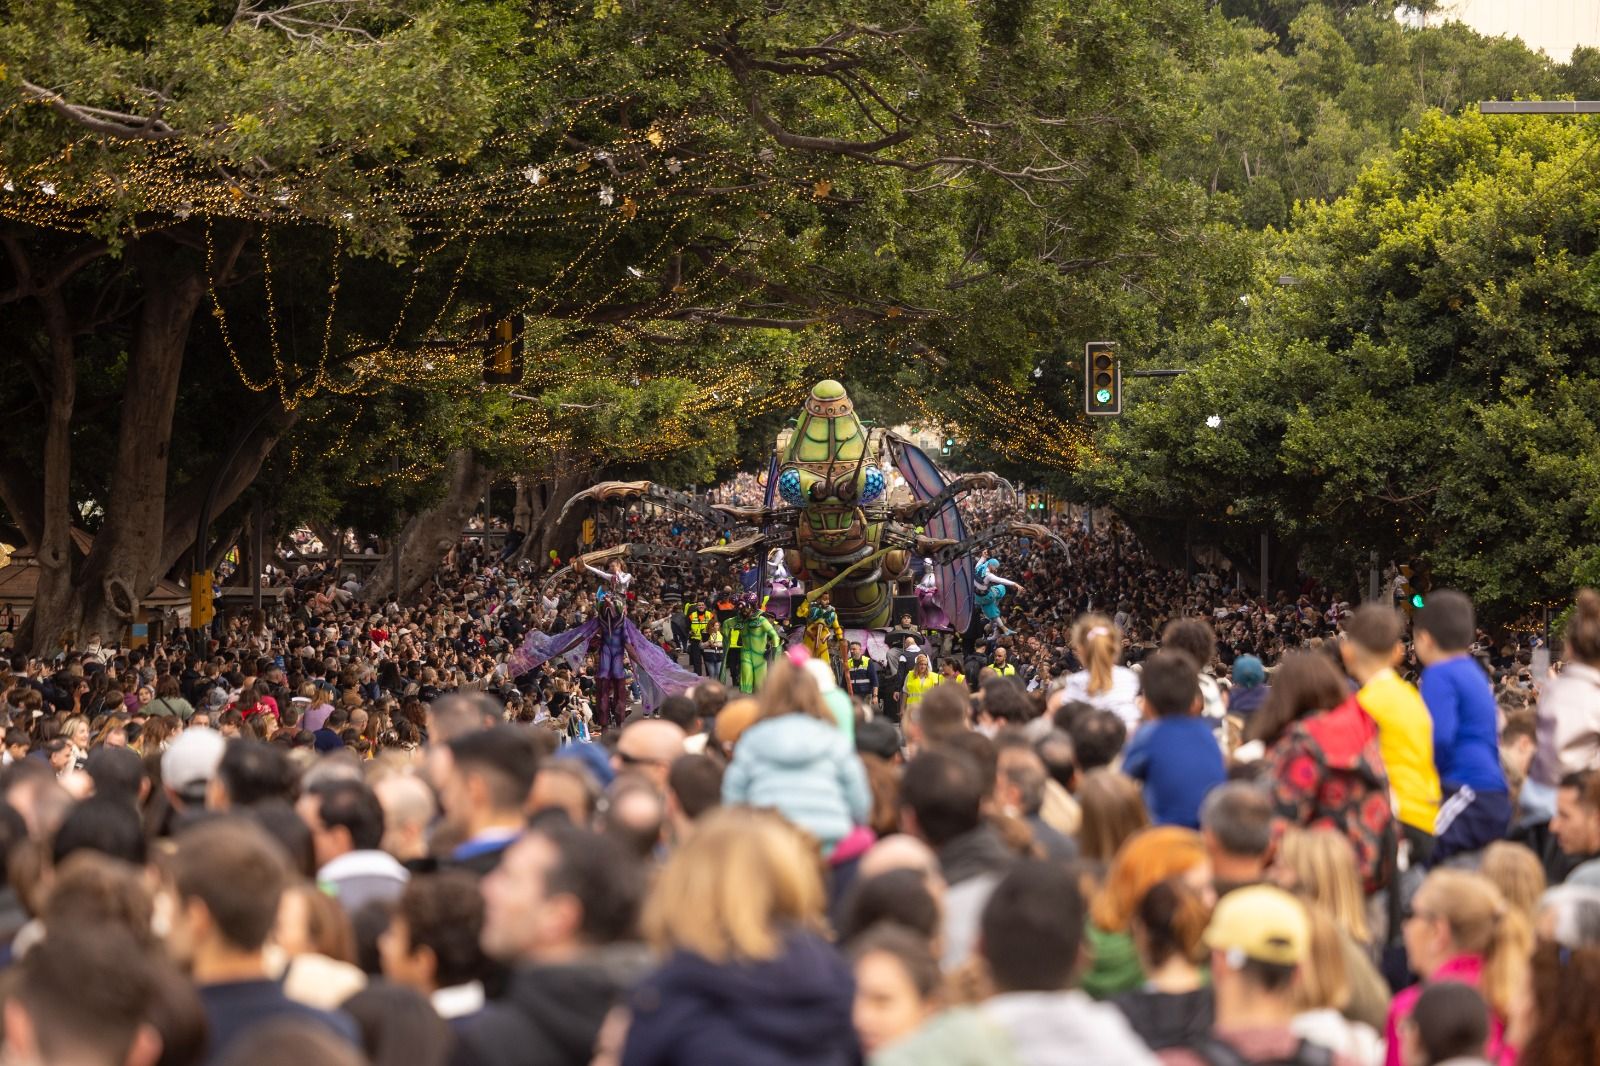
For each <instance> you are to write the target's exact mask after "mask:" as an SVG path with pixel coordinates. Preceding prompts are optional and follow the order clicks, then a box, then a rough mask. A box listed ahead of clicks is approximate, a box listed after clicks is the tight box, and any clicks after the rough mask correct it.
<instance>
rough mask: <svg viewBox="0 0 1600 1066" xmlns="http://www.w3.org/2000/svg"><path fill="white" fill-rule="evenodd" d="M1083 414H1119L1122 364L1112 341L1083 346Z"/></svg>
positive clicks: (1114, 342)
mask: <svg viewBox="0 0 1600 1066" xmlns="http://www.w3.org/2000/svg"><path fill="white" fill-rule="evenodd" d="M1083 413H1084V414H1086V415H1097V416H1106V415H1120V414H1121V413H1122V363H1121V360H1120V359H1119V358H1118V356H1117V342H1116V341H1090V342H1089V343H1088V344H1085V345H1084V346H1083Z"/></svg>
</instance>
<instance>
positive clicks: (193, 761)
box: [161, 726, 228, 796]
mask: <svg viewBox="0 0 1600 1066" xmlns="http://www.w3.org/2000/svg"><path fill="white" fill-rule="evenodd" d="M227 746H228V742H227V741H226V740H224V739H223V736H222V734H221V733H219V732H217V731H216V730H215V729H207V728H205V727H203V726H196V727H194V728H192V729H185V730H184V731H183V732H182V733H179V734H178V735H177V736H176V737H175V738H174V739H173V741H172V743H171V744H170V745H169V746H168V747H167V750H166V751H165V752H163V753H162V755H161V781H162V783H163V784H165V785H166V786H167V787H168V788H170V789H172V791H174V792H176V793H177V794H178V795H180V796H188V795H190V794H191V793H192V792H193V791H194V790H195V789H196V787H197V786H203V785H206V784H208V783H209V782H210V781H211V779H212V778H213V777H215V776H216V775H217V767H218V766H219V765H220V764H221V763H222V752H223V749H224V748H226V747H227Z"/></svg>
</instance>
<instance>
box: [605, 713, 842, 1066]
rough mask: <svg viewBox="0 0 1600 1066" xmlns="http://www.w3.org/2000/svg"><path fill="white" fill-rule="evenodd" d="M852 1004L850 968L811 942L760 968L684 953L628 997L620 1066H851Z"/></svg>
mask: <svg viewBox="0 0 1600 1066" xmlns="http://www.w3.org/2000/svg"><path fill="white" fill-rule="evenodd" d="M741 743H742V741H741ZM854 998H855V981H854V980H853V979H852V978H851V976H850V968H849V966H847V965H846V964H845V961H844V959H842V958H841V957H840V956H839V953H838V952H837V951H835V950H834V949H833V948H832V947H831V946H829V945H828V944H827V943H825V942H824V941H823V940H822V939H821V938H820V937H818V936H816V935H815V934H813V933H801V932H797V933H794V934H792V935H791V936H790V937H789V938H788V940H787V942H786V943H785V945H784V950H783V953H782V954H781V955H779V956H778V957H777V958H775V959H771V960H768V961H765V962H729V963H724V964H717V963H714V962H711V961H710V960H708V959H705V958H703V957H701V956H699V955H692V954H689V953H687V952H682V951H680V952H677V953H676V954H674V955H672V956H671V957H670V958H668V959H667V961H666V962H665V963H664V964H663V965H662V967H661V969H659V970H657V971H656V972H655V973H654V974H653V975H651V976H650V977H647V978H645V980H644V981H642V982H641V983H640V984H639V987H638V988H636V989H635V990H634V993H633V996H632V999H631V1004H630V1006H631V1007H632V1008H633V1023H632V1025H630V1026H629V1028H628V1042H627V1044H626V1046H625V1047H624V1048H623V1051H622V1066H720V1064H723V1063H727V1064H729V1066H733V1064H737V1066H854V1064H856V1063H859V1062H860V1061H861V1049H860V1047H859V1046H858V1045H857V1043H856V1037H855V1027H854V1026H853V1025H852V1024H851V1021H850V1011H851V1006H852V1003H853V1001H854Z"/></svg>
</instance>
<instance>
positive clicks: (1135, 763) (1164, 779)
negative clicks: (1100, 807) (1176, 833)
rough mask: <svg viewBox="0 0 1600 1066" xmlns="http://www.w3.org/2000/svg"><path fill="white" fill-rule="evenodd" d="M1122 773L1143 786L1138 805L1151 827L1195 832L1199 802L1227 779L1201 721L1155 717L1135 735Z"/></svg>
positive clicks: (1218, 752) (1210, 735)
mask: <svg viewBox="0 0 1600 1066" xmlns="http://www.w3.org/2000/svg"><path fill="white" fill-rule="evenodd" d="M1122 772H1123V773H1125V774H1127V775H1128V776H1129V777H1131V778H1133V779H1135V780H1136V781H1143V782H1144V805H1145V809H1146V810H1148V811H1149V812H1150V821H1151V822H1153V823H1154V824H1156V825H1184V826H1188V827H1189V828H1190V829H1198V828H1200V801H1201V800H1203V799H1205V798H1206V793H1207V792H1210V791H1211V790H1212V789H1213V788H1215V787H1216V786H1218V785H1220V784H1222V782H1223V781H1224V780H1226V779H1227V776H1228V774H1227V771H1226V769H1224V767H1223V765H1222V749H1221V748H1219V747H1217V738H1216V734H1214V733H1213V732H1212V731H1211V723H1210V722H1209V721H1207V720H1206V719H1204V718H1199V717H1192V716H1187V715H1186V716H1183V717H1179V718H1157V719H1156V720H1155V721H1153V722H1149V723H1147V724H1146V725H1144V726H1143V727H1142V728H1140V730H1139V732H1137V733H1135V734H1134V736H1133V740H1132V742H1131V743H1129V745H1128V750H1127V752H1126V753H1125V754H1124V755H1123V757H1122Z"/></svg>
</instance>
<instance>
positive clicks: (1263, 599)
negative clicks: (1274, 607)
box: [1261, 533, 1271, 606]
mask: <svg viewBox="0 0 1600 1066" xmlns="http://www.w3.org/2000/svg"><path fill="white" fill-rule="evenodd" d="M1267 537H1268V535H1267V534H1266V533H1263V534H1261V602H1262V603H1264V604H1266V605H1268V606H1271V601H1270V600H1269V599H1268V597H1267Z"/></svg>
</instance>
